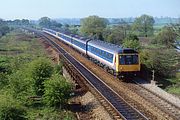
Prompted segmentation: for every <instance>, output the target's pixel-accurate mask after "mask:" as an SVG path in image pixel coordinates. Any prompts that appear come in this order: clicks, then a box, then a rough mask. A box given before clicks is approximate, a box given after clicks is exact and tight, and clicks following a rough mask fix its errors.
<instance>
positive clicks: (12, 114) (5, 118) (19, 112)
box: [0, 95, 26, 120]
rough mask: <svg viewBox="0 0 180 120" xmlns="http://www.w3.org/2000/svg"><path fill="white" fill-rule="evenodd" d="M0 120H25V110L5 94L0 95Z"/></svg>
mask: <svg viewBox="0 0 180 120" xmlns="http://www.w3.org/2000/svg"><path fill="white" fill-rule="evenodd" d="M0 99H1V100H0V119H1V120H26V110H25V109H24V108H23V107H22V106H20V104H19V103H18V102H17V101H15V100H13V98H12V97H10V96H7V95H0Z"/></svg>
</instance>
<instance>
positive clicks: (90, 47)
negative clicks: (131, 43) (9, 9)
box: [43, 28, 140, 75]
mask: <svg viewBox="0 0 180 120" xmlns="http://www.w3.org/2000/svg"><path fill="white" fill-rule="evenodd" d="M43 32H45V33H48V34H50V35H52V36H54V37H56V38H58V39H59V40H61V41H63V42H65V43H66V44H69V45H70V46H72V47H73V48H75V49H77V50H78V51H79V52H81V53H83V54H86V55H87V56H89V57H91V58H93V59H95V60H97V61H99V62H100V63H101V64H103V65H105V66H106V67H107V68H108V69H111V70H113V71H114V72H115V73H116V74H117V75H119V74H124V73H135V72H138V71H140V59H139V54H138V52H137V51H135V50H134V49H131V48H122V47H120V46H117V45H114V44H110V43H107V42H104V41H100V40H94V39H88V38H84V37H80V36H78V35H73V34H68V33H65V32H57V31H54V30H51V29H46V28H43Z"/></svg>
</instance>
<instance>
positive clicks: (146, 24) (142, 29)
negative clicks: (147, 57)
mask: <svg viewBox="0 0 180 120" xmlns="http://www.w3.org/2000/svg"><path fill="white" fill-rule="evenodd" d="M154 22H155V21H154V19H153V17H152V16H149V15H145V14H144V15H141V16H140V17H138V18H136V19H135V21H134V23H133V30H136V31H138V32H139V35H140V36H146V37H147V36H149V35H152V34H153V24H154Z"/></svg>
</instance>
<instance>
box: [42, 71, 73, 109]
mask: <svg viewBox="0 0 180 120" xmlns="http://www.w3.org/2000/svg"><path fill="white" fill-rule="evenodd" d="M44 86H45V94H44V96H43V101H44V103H45V104H46V105H48V106H54V107H59V106H61V105H64V104H66V102H67V100H68V99H69V98H70V93H71V88H72V86H71V85H70V83H68V82H67V81H66V80H65V78H64V77H63V76H61V75H58V74H55V75H53V76H52V78H51V79H50V80H48V81H45V83H44Z"/></svg>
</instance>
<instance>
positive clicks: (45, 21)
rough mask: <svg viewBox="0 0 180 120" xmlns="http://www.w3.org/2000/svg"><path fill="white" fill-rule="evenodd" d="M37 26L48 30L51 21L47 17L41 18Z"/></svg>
mask: <svg viewBox="0 0 180 120" xmlns="http://www.w3.org/2000/svg"><path fill="white" fill-rule="evenodd" d="M39 25H40V26H42V27H46V28H49V27H50V26H51V19H50V18H48V17H42V18H40V19H39Z"/></svg>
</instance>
